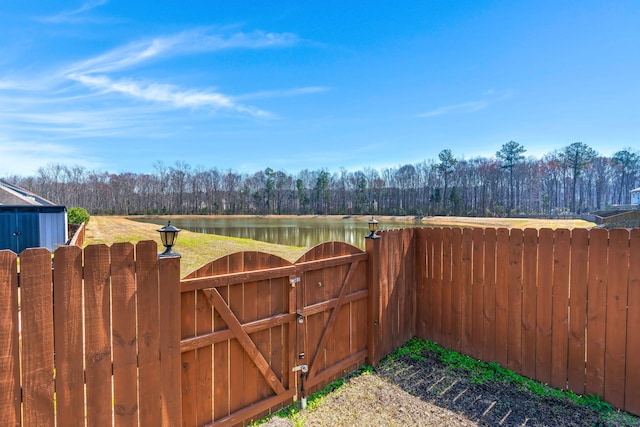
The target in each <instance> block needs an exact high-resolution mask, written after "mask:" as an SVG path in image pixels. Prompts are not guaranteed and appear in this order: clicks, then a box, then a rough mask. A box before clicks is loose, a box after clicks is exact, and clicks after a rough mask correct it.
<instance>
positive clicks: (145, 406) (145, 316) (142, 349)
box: [136, 240, 161, 426]
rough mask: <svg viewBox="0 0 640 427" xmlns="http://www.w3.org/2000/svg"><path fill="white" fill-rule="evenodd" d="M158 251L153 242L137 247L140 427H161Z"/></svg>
mask: <svg viewBox="0 0 640 427" xmlns="http://www.w3.org/2000/svg"><path fill="white" fill-rule="evenodd" d="M157 254H158V248H157V245H156V243H155V242H154V241H151V240H150V241H144V242H139V243H138V244H137V245H136V281H137V292H138V375H139V380H138V382H139V384H138V389H139V393H140V396H142V398H141V399H140V402H139V405H140V425H141V426H144V425H150V426H151V425H160V412H161V411H160V375H161V372H160V329H159V323H160V313H159V311H158V255H157Z"/></svg>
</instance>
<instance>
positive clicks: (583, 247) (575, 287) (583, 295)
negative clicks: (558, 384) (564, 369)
mask: <svg viewBox="0 0 640 427" xmlns="http://www.w3.org/2000/svg"><path fill="white" fill-rule="evenodd" d="M588 233H589V232H588V231H587V230H586V229H579V228H578V229H574V230H573V231H572V233H571V283H570V289H569V375H568V376H569V389H570V390H572V391H574V392H575V393H578V394H584V386H585V328H586V316H587V286H588V284H587V282H588V279H587V262H588V249H589V234H588Z"/></svg>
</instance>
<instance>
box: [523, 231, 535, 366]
mask: <svg viewBox="0 0 640 427" xmlns="http://www.w3.org/2000/svg"><path fill="white" fill-rule="evenodd" d="M523 239H524V241H523V247H522V374H523V375H524V376H526V377H529V378H535V375H536V311H537V306H536V304H537V293H536V291H537V280H536V279H537V273H538V271H537V269H538V230H536V229H533V228H528V229H526V230H524V235H523Z"/></svg>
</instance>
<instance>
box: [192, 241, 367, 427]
mask: <svg viewBox="0 0 640 427" xmlns="http://www.w3.org/2000/svg"><path fill="white" fill-rule="evenodd" d="M366 260H367V254H366V253H364V252H362V251H361V250H359V249H357V248H355V247H353V246H350V245H347V244H346V243H339V242H332V243H324V244H321V245H318V246H316V247H315V248H312V249H311V250H310V251H309V252H307V253H306V254H305V255H304V256H302V257H301V258H300V259H299V260H298V261H297V262H296V263H295V264H292V263H290V262H288V261H286V260H284V259H282V258H279V257H276V256H274V255H268V254H264V253H259V252H244V253H236V254H232V255H228V256H225V257H222V258H220V259H217V260H215V261H213V262H211V263H209V264H207V265H205V266H203V267H202V268H200V269H198V270H197V271H195V272H194V273H192V274H190V275H189V276H187V277H186V278H185V279H183V280H182V282H181V295H182V296H181V304H182V341H181V350H182V407H183V411H182V413H183V425H185V426H202V425H232V424H236V423H240V422H242V421H244V420H249V419H256V418H259V417H261V416H262V415H265V414H267V413H268V411H269V410H270V409H273V408H279V407H281V406H284V405H286V404H288V403H290V402H291V401H292V399H293V398H294V396H298V397H300V395H301V394H305V393H309V392H312V391H314V390H316V389H318V388H320V387H322V386H324V385H325V384H327V383H329V382H331V381H333V380H334V379H336V378H338V377H341V376H343V375H344V374H345V373H346V372H349V371H351V370H353V369H355V368H356V367H357V366H358V365H361V364H363V363H364V361H365V358H366V357H367V333H368V331H367V296H368V293H369V291H368V289H367V281H366ZM302 365H306V367H307V368H306V369H305V370H302V369H299V368H300V367H301V366H302ZM300 374H302V375H300Z"/></svg>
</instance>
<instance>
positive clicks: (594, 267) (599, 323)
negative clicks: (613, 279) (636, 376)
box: [585, 228, 609, 397]
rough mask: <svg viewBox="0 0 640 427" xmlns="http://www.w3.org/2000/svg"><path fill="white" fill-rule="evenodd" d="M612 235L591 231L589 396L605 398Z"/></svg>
mask: <svg viewBox="0 0 640 427" xmlns="http://www.w3.org/2000/svg"><path fill="white" fill-rule="evenodd" d="M608 250H609V232H608V231H607V230H605V229H602V228H595V229H593V230H590V231H589V277H588V289H587V350H586V354H587V367H586V370H587V372H586V387H585V392H586V393H587V394H594V395H596V396H600V397H603V396H604V353H605V329H606V323H607V283H608V269H607V258H608Z"/></svg>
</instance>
